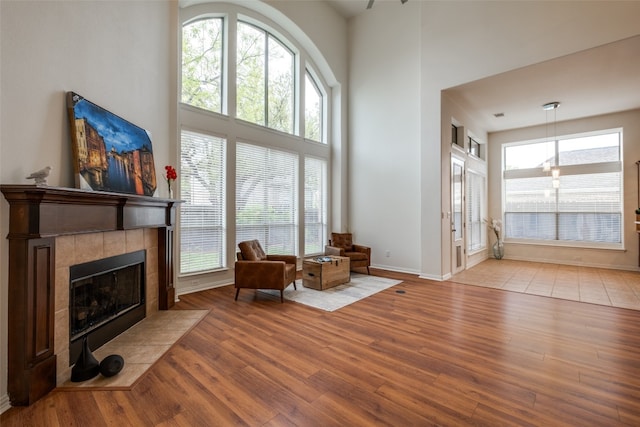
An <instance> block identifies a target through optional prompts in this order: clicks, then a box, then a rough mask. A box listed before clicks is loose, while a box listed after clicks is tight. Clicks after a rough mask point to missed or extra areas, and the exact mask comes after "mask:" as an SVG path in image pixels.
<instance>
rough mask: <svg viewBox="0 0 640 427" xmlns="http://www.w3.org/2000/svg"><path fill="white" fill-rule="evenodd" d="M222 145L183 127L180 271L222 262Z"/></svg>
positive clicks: (199, 269)
mask: <svg viewBox="0 0 640 427" xmlns="http://www.w3.org/2000/svg"><path fill="white" fill-rule="evenodd" d="M225 144H226V141H225V140H224V139H222V138H217V137H213V136H210V135H204V134H200V133H195V132H190V131H186V130H183V131H182V137H181V159H180V173H179V176H178V183H179V184H180V198H181V199H182V200H184V202H183V203H181V204H180V273H181V274H188V273H196V272H202V271H208V270H214V269H217V268H221V267H223V266H224V265H225V246H226V240H225V236H226V232H225V221H224V219H225V188H226V185H225V181H226V180H225Z"/></svg>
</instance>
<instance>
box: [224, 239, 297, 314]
mask: <svg viewBox="0 0 640 427" xmlns="http://www.w3.org/2000/svg"><path fill="white" fill-rule="evenodd" d="M238 247H239V248H240V252H238V254H237V256H238V260H237V261H236V264H235V287H236V297H235V300H236V301H237V300H238V294H239V293H240V288H247V289H275V290H279V291H280V302H284V289H285V288H286V287H287V286H289V284H291V283H293V288H294V289H297V288H296V261H297V260H296V257H295V255H267V254H265V253H264V250H263V249H262V246H260V242H258V241H257V240H249V241H246V242H240V243H238Z"/></svg>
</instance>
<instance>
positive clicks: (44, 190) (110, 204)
mask: <svg viewBox="0 0 640 427" xmlns="http://www.w3.org/2000/svg"><path fill="white" fill-rule="evenodd" d="M0 191H2V193H3V194H4V197H5V199H6V200H7V201H8V202H9V212H10V213H9V234H8V236H7V239H9V289H8V291H9V292H8V297H9V298H8V303H9V304H8V305H9V319H8V320H9V325H8V326H9V328H8V329H9V331H8V338H9V342H8V352H9V358H8V365H9V366H8V367H9V372H8V392H9V399H10V401H11V404H12V405H14V406H16V405H30V404H31V403H33V402H35V401H36V400H38V399H39V398H40V397H42V396H43V395H45V394H46V393H48V392H49V391H50V390H52V389H53V388H55V386H56V355H55V353H54V345H53V344H54V295H55V271H54V270H55V237H56V236H64V235H73V234H82V233H100V232H108V231H117V230H133V229H139V228H157V229H158V270H159V271H158V277H159V291H158V308H159V309H160V310H166V309H169V308H171V306H173V304H174V301H175V288H174V286H173V240H174V239H173V228H174V224H175V207H176V203H177V202H178V201H176V200H173V199H160V198H156V197H145V196H137V195H132V194H122V193H106V192H94V191H86V190H79V189H74V188H60V187H49V186H39V185H0ZM65 285H67V284H65Z"/></svg>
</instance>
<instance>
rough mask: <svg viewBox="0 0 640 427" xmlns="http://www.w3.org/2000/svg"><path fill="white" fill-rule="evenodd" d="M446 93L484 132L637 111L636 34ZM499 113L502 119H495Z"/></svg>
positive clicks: (639, 48)
mask: <svg viewBox="0 0 640 427" xmlns="http://www.w3.org/2000/svg"><path fill="white" fill-rule="evenodd" d="M446 93H447V94H448V95H449V96H451V98H452V99H453V100H454V102H456V103H457V104H458V105H459V106H460V107H462V108H463V109H464V110H465V111H469V112H472V114H473V117H474V119H476V120H477V121H478V122H479V124H480V125H482V126H483V127H484V128H485V129H487V130H488V131H489V132H496V131H500V130H506V129H514V128H521V127H526V126H532V125H539V124H544V123H545V121H546V113H545V111H544V110H543V109H542V105H543V104H546V103H548V102H553V101H557V102H560V107H559V108H558V110H557V111H556V117H557V121H564V120H571V119H576V118H582V117H590V116H596V115H602V114H607V113H614V112H619V111H625V110H632V109H636V108H640V36H635V37H631V38H628V39H624V40H620V41H617V42H614V43H609V44H606V45H603V46H599V47H595V48H592V49H588V50H585V51H582V52H577V53H574V54H571V55H567V56H563V57H560V58H557V59H553V60H550V61H546V62H542V63H539V64H534V65H531V66H528V67H524V68H520V69H517V70H513V71H509V72H506V73H502V74H498V75H495V76H491V77H487V78H485V79H481V80H477V81H474V82H470V83H467V84H463V85H461V86H457V87H454V88H450V89H447V90H446ZM496 113H504V117H499V118H497V117H495V116H494V114H496Z"/></svg>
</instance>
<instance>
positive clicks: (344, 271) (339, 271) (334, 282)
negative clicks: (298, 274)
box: [302, 256, 351, 291]
mask: <svg viewBox="0 0 640 427" xmlns="http://www.w3.org/2000/svg"><path fill="white" fill-rule="evenodd" d="M329 258H330V259H331V261H320V260H321V259H329ZM349 271H350V265H349V258H348V257H344V256H323V257H316V258H307V259H305V260H304V261H303V262H302V283H303V285H304V287H305V288H311V289H316V290H318V291H322V290H324V289H329V288H333V287H334V286H338V285H341V284H342V283H347V282H348V281H349V280H351V276H350V273H349Z"/></svg>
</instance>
